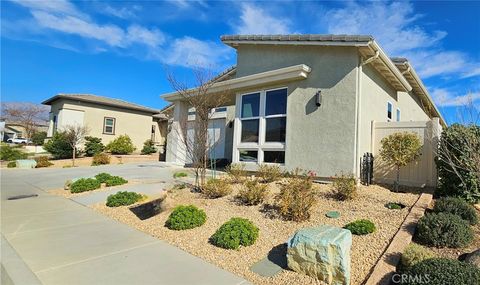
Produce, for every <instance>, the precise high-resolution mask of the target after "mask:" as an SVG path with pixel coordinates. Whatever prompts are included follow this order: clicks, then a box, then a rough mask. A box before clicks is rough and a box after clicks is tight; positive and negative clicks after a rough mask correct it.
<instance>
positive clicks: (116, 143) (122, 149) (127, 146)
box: [106, 135, 135, 154]
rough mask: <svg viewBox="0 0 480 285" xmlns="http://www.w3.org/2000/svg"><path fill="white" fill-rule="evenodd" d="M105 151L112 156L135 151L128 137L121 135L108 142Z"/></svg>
mask: <svg viewBox="0 0 480 285" xmlns="http://www.w3.org/2000/svg"><path fill="white" fill-rule="evenodd" d="M106 150H108V151H109V152H111V153H112V154H130V153H132V152H133V151H135V146H133V143H132V140H131V139H130V137H129V136H128V135H122V136H119V137H117V138H115V139H114V140H113V141H111V142H109V143H108V144H107V146H106Z"/></svg>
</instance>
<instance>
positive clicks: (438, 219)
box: [415, 213, 473, 248]
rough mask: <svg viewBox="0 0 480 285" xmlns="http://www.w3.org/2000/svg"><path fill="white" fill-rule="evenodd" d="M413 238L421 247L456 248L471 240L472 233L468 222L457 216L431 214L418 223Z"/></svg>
mask: <svg viewBox="0 0 480 285" xmlns="http://www.w3.org/2000/svg"><path fill="white" fill-rule="evenodd" d="M415 238H416V240H417V241H418V242H419V243H421V244H423V245H428V246H436V247H453V248H457V247H464V246H466V245H468V244H469V243H470V242H471V241H472V240H473V231H472V229H471V228H470V226H469V224H468V222H467V221H464V220H462V218H460V217H459V216H457V215H454V214H450V213H437V214H435V213H432V214H427V215H425V216H423V217H422V218H421V219H420V220H419V221H418V224H417V232H416V235H415Z"/></svg>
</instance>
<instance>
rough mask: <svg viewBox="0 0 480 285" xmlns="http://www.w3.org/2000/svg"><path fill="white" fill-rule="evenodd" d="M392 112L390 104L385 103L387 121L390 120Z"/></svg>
mask: <svg viewBox="0 0 480 285" xmlns="http://www.w3.org/2000/svg"><path fill="white" fill-rule="evenodd" d="M392 112H393V106H392V103H390V102H388V103H387V119H388V120H389V121H390V120H392Z"/></svg>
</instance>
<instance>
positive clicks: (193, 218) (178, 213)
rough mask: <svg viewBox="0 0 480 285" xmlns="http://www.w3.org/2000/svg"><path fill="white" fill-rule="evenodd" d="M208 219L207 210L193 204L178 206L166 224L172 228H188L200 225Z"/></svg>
mask: <svg viewBox="0 0 480 285" xmlns="http://www.w3.org/2000/svg"><path fill="white" fill-rule="evenodd" d="M206 221H207V214H205V211H203V210H201V209H198V208H197V207H195V206H193V205H188V206H182V205H181V206H177V207H175V209H173V212H172V213H171V214H170V216H169V217H168V220H167V222H166V223H165V226H166V227H167V228H169V229H171V230H177V231H178V230H187V229H193V228H196V227H199V226H201V225H203V224H205V222H206Z"/></svg>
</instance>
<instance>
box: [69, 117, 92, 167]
mask: <svg viewBox="0 0 480 285" xmlns="http://www.w3.org/2000/svg"><path fill="white" fill-rule="evenodd" d="M63 131H64V132H65V138H66V139H67V141H68V143H69V144H70V146H71V147H72V166H75V155H76V153H77V147H78V145H79V144H81V143H82V142H83V140H84V139H85V136H86V135H87V134H88V128H87V127H86V126H81V125H78V124H75V125H67V126H65V128H64V129H63Z"/></svg>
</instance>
